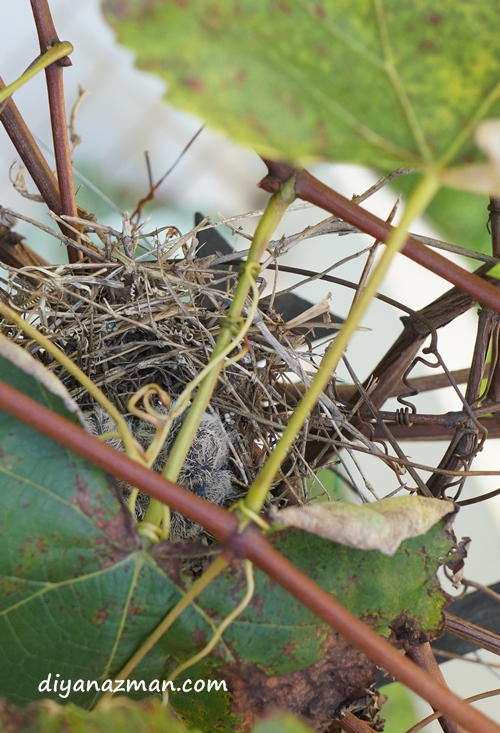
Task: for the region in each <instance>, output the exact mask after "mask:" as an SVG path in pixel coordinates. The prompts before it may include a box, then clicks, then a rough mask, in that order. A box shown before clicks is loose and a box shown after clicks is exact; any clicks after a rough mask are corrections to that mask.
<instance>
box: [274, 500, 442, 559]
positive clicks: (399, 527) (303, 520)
mask: <svg viewBox="0 0 500 733" xmlns="http://www.w3.org/2000/svg"><path fill="white" fill-rule="evenodd" d="M454 511H456V508H455V505H454V504H453V503H452V502H450V501H442V500H441V499H428V498H425V497H421V496H402V497H396V498H394V499H382V500H381V501H376V502H374V503H373V504H363V505H362V506H357V505H356V504H348V503H346V502H340V501H339V502H334V503H332V504H315V505H313V506H303V507H288V508H287V509H282V510H281V511H278V510H276V509H273V510H272V511H271V517H272V519H274V520H275V521H276V522H278V523H279V524H283V525H285V526H287V527H297V528H298V529H303V530H305V531H306V532H312V533H313V534H317V535H319V536H320V537H325V538H326V539H328V540H332V541H333V542H338V543H340V544H342V545H346V546H347V547H355V548H357V549H358V550H378V551H379V552H381V553H382V554H383V555H394V553H395V552H396V550H397V549H398V547H399V546H400V544H401V543H402V542H403V541H404V540H407V539H410V537H418V536H419V535H422V534H425V533H426V532H428V530H429V529H430V528H431V527H433V526H434V525H435V524H436V523H437V522H439V520H440V519H442V518H443V517H444V516H446V515H447V514H451V513H452V512H454Z"/></svg>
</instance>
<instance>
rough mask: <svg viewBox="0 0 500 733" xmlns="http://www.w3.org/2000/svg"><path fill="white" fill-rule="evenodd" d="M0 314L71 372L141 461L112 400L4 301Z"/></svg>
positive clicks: (132, 452) (127, 447)
mask: <svg viewBox="0 0 500 733" xmlns="http://www.w3.org/2000/svg"><path fill="white" fill-rule="evenodd" d="M0 314H1V315H2V316H3V317H4V318H6V319H7V320H8V321H10V322H11V323H15V324H16V326H17V327H18V328H20V329H21V330H22V331H24V333H25V334H26V335H27V336H29V337H30V338H32V339H33V340H34V341H36V343H37V344H39V346H41V347H42V349H45V351H46V352H47V353H48V354H50V355H51V356H53V357H54V359H55V360H56V361H57V362H58V363H59V364H60V365H61V366H62V367H64V369H66V371H67V372H68V373H69V374H71V375H72V376H73V377H74V378H75V379H76V380H78V382H80V384H81V385H82V387H84V388H85V389H86V390H87V392H88V393H89V394H91V395H92V397H93V398H94V399H95V401H96V402H98V403H99V404H100V405H101V407H103V408H104V409H105V410H106V412H108V413H109V415H110V416H111V417H112V418H113V420H114V421H115V423H116V427H117V428H118V432H119V434H120V438H121V439H122V441H123V444H124V446H125V450H126V452H127V455H128V456H130V458H133V459H134V460H139V461H141V462H142V463H143V461H142V458H141V456H140V455H139V452H138V450H137V448H136V446H135V442H134V438H133V436H132V435H131V433H130V430H129V429H128V427H127V423H126V422H125V420H124V418H123V417H122V415H121V414H120V412H119V411H118V410H117V409H116V407H115V406H114V405H113V403H112V402H110V401H109V400H108V398H107V397H106V395H104V394H103V393H102V392H101V390H100V389H99V387H97V385H95V384H94V382H93V381H92V380H91V379H89V377H87V375H86V374H84V372H82V370H81V369H80V368H79V367H77V365H76V364H75V363H74V362H72V361H71V359H69V358H68V357H67V356H66V354H65V353H64V352H63V351H61V349H60V348H59V347H58V346H56V345H55V344H54V343H52V341H51V340H50V339H48V338H47V337H46V336H44V335H43V334H42V333H40V331H38V330H37V329H36V328H34V326H31V325H30V324H29V323H28V322H27V321H25V320H24V318H21V316H20V315H18V314H17V313H16V312H15V311H13V310H12V308H9V306H8V305H5V303H1V302H0Z"/></svg>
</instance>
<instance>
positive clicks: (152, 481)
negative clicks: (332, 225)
mask: <svg viewBox="0 0 500 733" xmlns="http://www.w3.org/2000/svg"><path fill="white" fill-rule="evenodd" d="M0 407H1V409H3V410H4V411H5V412H8V413H9V414H10V415H12V416H14V417H15V418H16V419H18V420H21V421H22V422H24V423H26V424H28V425H29V426H30V427H32V428H33V429H34V430H37V431H38V432H40V433H43V434H44V435H46V436H47V437H49V438H51V439H52V440H55V441H57V442H58V443H60V444H61V445H64V446H66V447H67V448H69V449H70V450H72V451H74V452H75V453H77V454H78V455H80V456H82V457H83V458H85V459H87V460H89V461H91V462H92V463H93V464H94V465H96V466H99V467H100V468H102V469H104V470H105V471H108V472H109V473H111V474H112V475H113V476H116V477H117V478H120V479H122V480H124V481H126V482H127V483H128V484H130V485H132V486H136V487H137V488H139V489H140V490H141V491H144V492H145V493H147V494H149V496H152V497H154V498H155V499H158V500H159V501H162V502H164V503H165V504H167V505H169V506H170V507H172V509H174V510H175V511H178V512H180V513H181V514H185V515H186V516H187V517H188V518H189V519H192V520H193V521H195V522H196V523H197V524H201V525H203V526H204V527H205V528H206V529H208V531H209V532H211V533H212V534H213V535H214V536H215V537H216V538H217V539H218V540H219V541H221V542H225V544H226V547H225V550H224V551H225V554H226V556H227V557H228V559H234V558H236V557H246V558H247V559H248V560H251V561H252V562H253V563H254V564H255V565H257V566H258V567H259V568H260V569H261V570H263V571H264V572H265V573H266V574H267V575H269V576H270V577H271V578H273V579H274V580H275V581H276V582H277V583H278V584H279V585H281V586H282V587H283V588H285V589H286V590H288V591H289V592H290V593H291V594H292V595H293V596H295V598H297V599H298V600H299V601H300V602H301V603H303V604H304V605H305V606H307V608H309V609H310V610H311V611H313V613H315V614H316V615H317V616H318V617H319V618H321V619H323V621H325V622H326V623H327V624H328V625H329V626H331V627H332V628H333V629H334V630H335V631H337V632H338V633H339V634H342V636H344V637H345V638H346V639H347V640H348V641H350V642H351V644H353V645H354V646H355V647H357V648H358V649H360V650H361V651H362V652H363V653H364V654H366V655H367V656H368V657H369V658H370V659H371V660H373V662H374V663H375V664H377V665H378V666H380V667H383V668H384V669H385V670H386V671H387V672H388V673H389V674H390V675H391V676H393V677H394V678H395V679H397V680H399V681H400V682H403V683H404V684H405V685H407V687H409V688H410V689H411V690H413V691H414V692H416V693H417V694H418V695H420V696H421V697H423V698H424V699H425V700H427V702H428V703H429V704H430V705H432V706H434V707H436V709H439V710H441V711H443V712H444V713H445V714H446V715H449V716H450V718H452V719H454V720H455V721H457V723H459V724H460V725H462V726H463V727H464V728H465V729H466V730H468V731H469V733H477V731H481V733H500V726H498V725H497V724H496V723H495V722H494V721H492V720H491V719H490V718H487V717H486V716H485V715H483V714H482V713H481V712H479V711H478V710H475V709H474V708H470V707H469V706H468V705H467V704H466V703H464V702H463V701H462V700H461V699H460V698H459V697H457V696H456V695H454V694H453V693H452V692H451V691H450V690H449V689H448V688H445V687H443V686H442V685H439V684H437V683H436V682H435V681H434V680H433V679H432V678H431V677H429V675H427V674H426V673H425V672H423V671H422V670H421V669H419V667H417V666H416V665H415V664H413V663H412V662H410V661H409V660H408V659H405V658H404V657H402V656H401V655H400V654H399V653H398V652H397V651H396V649H394V648H393V647H392V646H391V645H390V644H389V643H388V642H387V641H386V640H385V639H383V638H381V637H379V636H377V634H375V632H373V631H372V630H371V629H369V628H368V627H367V626H366V625H365V624H364V623H363V622H362V621H360V620H359V619H358V618H356V617H355V616H353V614H352V613H350V612H349V611H348V610H347V609H345V608H344V607H343V606H341V605H340V604H339V603H338V602H337V601H336V600H335V599H334V598H333V597H332V596H331V595H330V594H329V593H327V592H326V591H324V590H322V589H321V588H320V587H319V586H318V585H316V583H314V582H313V581H312V580H310V579H309V578H308V577H307V576H306V575H304V573H302V572H301V571H300V570H299V569H298V568H296V567H295V566H294V565H293V564H292V563H291V562H289V561H288V560H287V559H286V558H284V557H283V556H282V555H281V554H280V553H279V552H278V551H277V550H275V549H274V547H272V546H271V545H270V544H269V542H268V541H267V540H266V539H265V538H264V537H263V536H262V534H261V533H260V530H258V529H257V528H256V527H255V526H252V525H249V526H248V527H247V528H246V529H245V531H244V532H242V533H241V534H238V531H237V529H238V520H237V518H236V517H235V516H234V515H233V514H231V513H230V512H228V511H226V510H224V509H221V508H220V507H218V506H215V505H214V504H211V503H210V502H208V501H206V500H204V499H202V498H201V497H198V496H196V495H195V494H192V493H191V492H189V491H188V490H187V489H183V488H182V487H180V486H178V485H177V484H174V483H171V482H170V481H167V480H166V479H164V478H163V477H162V476H160V474H157V473H155V472H154V471H151V470H149V469H147V468H145V467H144V466H141V465H139V464H138V463H136V462H135V461H132V460H131V459H130V458H128V457H127V456H125V455H123V454H122V453H119V452H118V451H116V450H114V449H113V448H111V447H110V446H108V445H105V444H104V443H101V442H100V441H99V440H98V439H97V438H94V437H93V436H92V435H89V434H88V433H86V432H85V431H84V430H83V429H82V428H80V427H79V426H77V425H75V424H74V423H72V422H70V421H69V420H66V419H64V418H63V417H61V416H60V415H58V414H57V413H55V412H52V411H51V410H49V409H48V408H46V407H44V406H43V405H40V404H39V403H37V402H35V401H34V400H32V399H30V398H29V397H27V396H26V395H24V394H22V393H21V392H19V391H18V390H16V389H14V388H13V387H11V386H9V385H7V384H5V382H2V381H0Z"/></svg>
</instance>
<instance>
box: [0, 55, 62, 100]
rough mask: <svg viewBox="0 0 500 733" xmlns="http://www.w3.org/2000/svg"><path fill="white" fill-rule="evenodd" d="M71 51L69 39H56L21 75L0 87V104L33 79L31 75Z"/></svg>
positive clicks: (34, 74)
mask: <svg viewBox="0 0 500 733" xmlns="http://www.w3.org/2000/svg"><path fill="white" fill-rule="evenodd" d="M72 51H73V46H72V45H71V43H69V41H58V42H57V43H54V45H53V46H51V47H50V48H49V50H48V51H46V52H45V53H44V54H43V55H42V56H40V58H39V59H37V60H36V61H35V62H34V63H33V64H32V65H31V66H30V67H29V69H26V71H25V72H24V74H21V76H20V77H19V78H18V79H16V80H15V81H13V82H12V84H9V85H8V86H6V87H4V88H3V89H0V104H1V103H2V102H5V100H6V99H8V98H9V97H11V96H12V95H13V94H14V92H16V91H17V90H18V89H20V88H21V87H22V86H24V84H26V82H28V81H30V79H33V77H34V76H36V75H37V74H39V73H40V71H43V70H44V69H46V68H47V66H50V65H51V64H53V63H54V61H58V60H59V59H62V58H64V57H65V56H69V55H70V53H71V52H72Z"/></svg>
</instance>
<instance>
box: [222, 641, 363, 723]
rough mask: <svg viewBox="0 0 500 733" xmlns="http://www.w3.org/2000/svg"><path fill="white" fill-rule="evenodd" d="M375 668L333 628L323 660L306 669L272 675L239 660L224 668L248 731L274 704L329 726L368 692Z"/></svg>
mask: <svg viewBox="0 0 500 733" xmlns="http://www.w3.org/2000/svg"><path fill="white" fill-rule="evenodd" d="M375 671H376V670H375V665H374V664H373V663H372V662H371V661H370V660H369V659H368V658H367V657H365V655H364V654H362V653H361V652H359V651H358V650H357V649H355V648H354V647H353V646H351V645H350V644H349V643H348V642H347V641H346V640H345V639H343V638H342V637H341V636H339V635H338V634H335V633H334V632H333V631H332V630H328V632H327V635H326V640H325V643H324V645H323V657H322V659H320V660H319V661H318V662H316V663H315V664H312V665H310V666H309V667H306V668H305V669H301V670H299V671H296V672H291V673H290V674H285V675H268V674H266V672H265V670H263V669H261V668H260V667H258V666H257V665H256V664H253V663H251V664H243V663H236V664H234V665H230V666H229V667H226V668H225V669H224V679H225V680H226V681H227V683H228V687H229V689H230V691H231V693H232V696H233V701H232V705H231V712H232V713H234V715H236V716H238V717H239V718H241V719H242V720H243V721H244V723H243V728H242V729H243V730H244V731H245V732H246V731H250V730H251V728H252V726H253V725H254V723H255V722H256V721H257V720H258V719H259V718H261V717H262V716H263V715H265V714H266V713H267V712H269V711H270V710H272V709H274V708H280V709H282V710H288V711H290V712H292V713H294V714H295V715H298V716H299V718H301V719H302V720H303V721H304V722H305V723H307V724H308V725H310V726H312V727H313V728H314V729H315V730H325V728H327V727H328V726H329V724H330V723H331V721H332V719H333V718H334V716H335V714H336V712H337V710H338V709H339V707H340V706H341V705H345V704H349V703H350V702H352V701H354V700H359V699H360V698H362V697H364V696H365V694H366V692H365V691H366V688H368V687H370V685H371V684H373V683H374V681H375Z"/></svg>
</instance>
